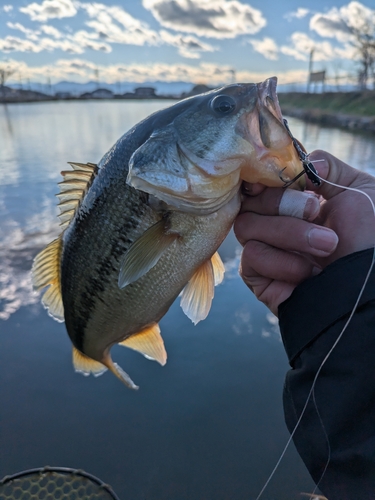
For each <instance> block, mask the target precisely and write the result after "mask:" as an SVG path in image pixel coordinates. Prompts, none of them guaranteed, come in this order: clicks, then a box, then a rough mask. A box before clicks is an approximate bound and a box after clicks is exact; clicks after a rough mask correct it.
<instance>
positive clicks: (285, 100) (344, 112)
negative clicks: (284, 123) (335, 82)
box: [279, 91, 375, 134]
mask: <svg viewBox="0 0 375 500" xmlns="http://www.w3.org/2000/svg"><path fill="white" fill-rule="evenodd" d="M279 101H280V106H281V109H282V112H283V114H284V115H286V116H293V117H296V118H301V119H302V120H305V121H309V122H313V123H319V124H320V125H325V126H328V127H341V128H346V129H349V130H358V131H363V132H369V133H372V134H374V133H375V91H365V92H327V93H324V94H306V93H300V92H293V93H280V94H279Z"/></svg>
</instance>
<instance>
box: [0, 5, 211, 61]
mask: <svg viewBox="0 0 375 500" xmlns="http://www.w3.org/2000/svg"><path fill="white" fill-rule="evenodd" d="M57 6H58V7H57ZM77 9H81V10H83V11H84V12H85V13H86V15H87V16H88V19H87V18H86V19H87V20H86V21H85V24H86V26H87V28H88V29H87V30H79V31H77V32H75V33H73V32H72V31H71V30H69V32H68V28H66V29H65V32H62V31H59V30H58V29H56V28H55V27H54V26H51V25H49V24H42V25H41V26H40V27H39V28H38V30H32V29H29V28H25V27H24V26H23V25H22V24H20V23H10V22H9V23H8V27H9V28H11V29H14V30H18V31H21V32H22V33H23V35H24V36H25V37H26V40H23V39H21V38H19V37H14V36H7V37H6V38H3V39H1V38H0V51H3V52H17V51H18V52H34V53H38V52H42V51H44V50H48V51H53V50H62V51H64V52H68V53H71V54H82V53H83V52H85V50H88V49H91V50H95V51H102V52H106V53H109V52H111V51H112V46H111V45H112V44H123V45H139V46H144V45H148V46H161V45H169V46H172V47H175V48H176V49H177V50H178V52H179V54H180V55H182V56H183V57H186V58H190V59H198V58H200V54H201V53H202V52H213V51H215V50H217V48H216V47H213V46H212V45H210V44H208V43H205V42H202V41H201V40H199V39H198V38H197V37H195V36H193V35H185V34H182V33H178V34H172V33H170V32H168V31H166V30H161V31H160V32H157V31H154V30H152V29H150V27H149V26H148V24H147V23H144V22H142V21H140V20H138V19H135V18H134V17H133V16H131V15H130V14H128V13H127V12H126V11H125V10H124V9H123V8H122V7H119V6H116V5H114V6H108V5H105V4H102V3H87V2H78V1H76V2H75V3H74V5H73V3H72V1H71V0H44V1H43V2H42V3H41V4H36V3H32V4H29V5H28V6H27V7H25V8H22V9H20V10H21V11H23V12H24V13H28V14H29V15H30V16H31V18H32V19H33V20H38V21H39V22H42V20H46V19H47V17H49V18H51V17H64V16H68V15H74V13H76V12H77Z"/></svg>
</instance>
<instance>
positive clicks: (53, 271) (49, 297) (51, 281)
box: [31, 236, 64, 321]
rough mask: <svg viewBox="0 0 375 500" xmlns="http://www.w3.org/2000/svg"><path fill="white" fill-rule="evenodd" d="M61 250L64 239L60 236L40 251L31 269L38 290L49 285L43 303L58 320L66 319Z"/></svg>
mask: <svg viewBox="0 0 375 500" xmlns="http://www.w3.org/2000/svg"><path fill="white" fill-rule="evenodd" d="M61 251H62V239H61V236H60V237H59V238H57V239H56V240H53V241H52V242H51V243H50V244H49V245H47V246H46V248H45V249H44V250H42V251H41V252H39V253H38V255H37V256H36V257H35V259H34V262H33V267H32V269H31V273H32V281H33V285H34V288H35V289H36V290H40V289H41V288H44V287H46V286H49V288H48V290H47V291H46V292H45V293H44V295H43V298H42V304H43V305H44V307H45V308H46V309H48V312H49V314H50V315H51V316H53V317H54V318H55V319H57V320H58V321H64V306H63V302H62V296H61V282H60V259H61Z"/></svg>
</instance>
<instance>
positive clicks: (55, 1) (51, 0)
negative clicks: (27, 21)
mask: <svg viewBox="0 0 375 500" xmlns="http://www.w3.org/2000/svg"><path fill="white" fill-rule="evenodd" d="M19 10H20V11H21V12H23V13H24V14H27V15H28V16H30V18H31V20H32V21H42V22H44V21H47V20H48V19H53V18H62V17H72V16H75V15H76V14H77V9H76V8H75V6H74V4H73V2H72V1H71V0H43V2H42V3H41V4H38V3H35V2H33V3H30V4H29V5H27V6H26V7H21V8H20V9H19Z"/></svg>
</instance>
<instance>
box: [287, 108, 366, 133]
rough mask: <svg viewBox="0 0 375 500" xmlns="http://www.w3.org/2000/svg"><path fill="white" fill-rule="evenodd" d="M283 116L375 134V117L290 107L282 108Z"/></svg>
mask: <svg viewBox="0 0 375 500" xmlns="http://www.w3.org/2000/svg"><path fill="white" fill-rule="evenodd" d="M281 109H282V112H283V115H286V116H291V117H292V118H299V119H300V120H303V121H305V122H308V123H316V124H318V125H322V126H325V127H338V128H342V129H345V130H350V132H356V131H358V132H367V133H369V134H371V135H372V134H375V116H360V115H351V114H345V113H337V112H335V113H332V112H331V113H330V112H328V111H323V110H321V109H301V108H294V107H289V106H282V107H281Z"/></svg>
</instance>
